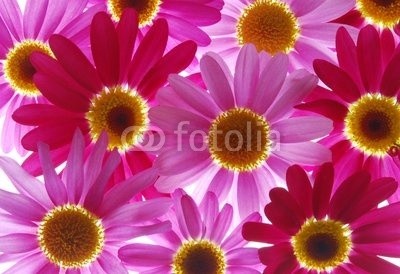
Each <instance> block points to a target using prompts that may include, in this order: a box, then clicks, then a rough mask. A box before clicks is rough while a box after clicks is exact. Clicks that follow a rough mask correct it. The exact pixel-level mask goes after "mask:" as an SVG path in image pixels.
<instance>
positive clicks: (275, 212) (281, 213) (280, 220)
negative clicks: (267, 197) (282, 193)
mask: <svg viewBox="0 0 400 274" xmlns="http://www.w3.org/2000/svg"><path fill="white" fill-rule="evenodd" d="M264 212H265V215H266V216H267V218H268V219H269V220H270V221H271V223H272V224H273V225H274V226H276V227H278V228H279V229H281V230H282V231H284V232H285V233H287V234H289V235H294V234H296V232H297V231H299V230H300V227H301V225H302V224H303V222H300V221H299V220H298V219H297V218H293V217H292V216H293V215H292V212H291V211H290V210H288V209H287V208H285V207H282V206H281V205H280V204H276V203H269V204H267V205H266V206H265V208H264Z"/></svg>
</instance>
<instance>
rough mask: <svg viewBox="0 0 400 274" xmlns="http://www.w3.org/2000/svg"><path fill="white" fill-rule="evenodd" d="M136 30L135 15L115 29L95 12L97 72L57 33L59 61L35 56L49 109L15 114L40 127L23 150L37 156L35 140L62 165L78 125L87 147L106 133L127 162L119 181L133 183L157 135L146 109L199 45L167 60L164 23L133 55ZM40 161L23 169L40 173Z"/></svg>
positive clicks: (38, 81)
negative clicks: (148, 141) (149, 137)
mask: <svg viewBox="0 0 400 274" xmlns="http://www.w3.org/2000/svg"><path fill="white" fill-rule="evenodd" d="M137 31H138V21H137V16H136V12H135V11H134V10H133V9H126V10H125V12H124V14H123V15H122V18H121V20H120V22H119V24H118V25H117V26H114V23H113V22H112V21H111V19H110V18H109V16H108V15H107V14H106V13H104V12H101V13H98V14H96V15H95V16H94V19H93V22H92V24H91V49H92V54H93V59H94V63H95V65H96V68H95V67H94V66H93V65H92V64H91V63H90V62H89V61H88V59H87V58H86V57H85V56H84V55H83V53H82V52H81V51H80V50H79V49H78V47H77V46H76V45H75V44H73V43H72V41H70V40H68V39H66V38H64V37H62V36H59V35H56V36H53V37H51V38H50V47H51V49H52V51H53V52H54V55H55V56H56V58H57V60H55V59H53V58H51V57H49V56H47V55H44V54H40V53H35V54H33V56H32V58H31V59H32V63H33V64H34V66H35V68H36V69H37V73H36V74H35V76H34V81H35V84H36V85H37V86H38V88H39V89H40V91H41V92H42V94H43V96H44V97H45V98H46V99H48V100H49V102H50V103H51V104H36V105H26V106H23V107H21V108H19V109H18V110H17V111H16V112H15V113H14V114H13V118H14V119H15V120H16V121H17V122H19V123H21V124H24V125H29V126H35V127H36V128H35V129H33V130H31V131H30V132H28V133H27V134H26V135H25V136H24V137H23V139H22V144H23V146H24V147H25V148H26V149H28V150H32V151H36V150H37V148H36V144H37V142H39V141H41V142H44V143H47V144H49V146H50V149H51V150H52V151H53V153H52V157H53V158H54V160H55V163H56V164H57V165H58V164H60V163H62V162H63V161H65V159H66V155H67V152H68V150H69V147H70V140H71V138H72V135H73V132H74V131H75V129H76V128H77V127H79V128H80V129H81V130H82V132H83V134H84V136H85V138H86V141H87V142H86V146H87V147H88V148H89V149H90V146H91V144H92V143H93V142H94V141H96V140H97V139H98V138H99V136H100V134H101V132H102V131H103V130H104V131H106V133H107V134H108V137H109V143H108V147H109V149H110V150H112V149H114V148H117V149H118V150H119V151H120V154H121V155H122V156H123V162H122V163H121V165H120V167H119V168H118V171H117V174H120V176H119V177H129V176H130V175H131V174H132V173H136V172H138V171H140V170H143V169H144V168H148V167H150V166H151V165H152V159H153V155H151V154H148V153H146V152H144V151H143V150H142V149H141V148H140V145H141V143H142V142H143V139H145V135H146V133H147V132H149V131H150V130H151V129H152V123H151V121H150V120H149V118H148V110H149V109H150V108H151V107H152V106H153V105H154V104H155V101H154V95H155V93H156V92H157V90H158V88H159V87H160V86H162V85H164V83H165V82H166V80H167V76H168V75H169V74H170V73H179V72H180V71H181V70H183V69H184V68H186V67H187V66H188V65H189V64H190V62H191V61H192V59H193V56H194V54H195V51H196V45H195V43H194V42H193V41H187V42H184V43H182V44H180V45H178V46H177V47H175V48H174V49H172V50H171V51H169V52H168V53H166V54H165V55H164V49H165V46H166V43H167V38H168V26H167V23H166V21H165V20H163V19H160V20H157V21H155V23H154V24H153V26H152V27H151V29H150V30H149V32H148V33H147V34H146V36H145V37H144V39H143V40H142V41H141V43H140V44H139V45H138V46H137V48H136V51H135V52H134V54H132V53H133V51H134V47H135V46H134V45H135V41H136V34H137ZM154 41H158V42H157V43H154ZM132 55H133V57H132ZM37 158H38V153H37V152H34V153H33V155H32V156H31V157H29V158H28V160H27V161H26V162H25V163H24V165H23V166H24V167H26V168H27V169H28V170H29V171H30V172H32V173H33V174H38V173H40V172H39V169H40V166H38V164H37ZM117 177H118V176H117Z"/></svg>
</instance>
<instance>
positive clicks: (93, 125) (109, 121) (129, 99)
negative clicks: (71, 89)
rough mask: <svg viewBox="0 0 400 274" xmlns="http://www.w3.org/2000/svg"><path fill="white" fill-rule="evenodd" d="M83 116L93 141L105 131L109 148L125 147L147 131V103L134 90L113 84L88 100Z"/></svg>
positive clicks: (132, 143) (129, 145)
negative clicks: (88, 104) (86, 109)
mask: <svg viewBox="0 0 400 274" xmlns="http://www.w3.org/2000/svg"><path fill="white" fill-rule="evenodd" d="M86 119H87V120H88V122H89V127H90V134H91V137H92V139H93V140H97V139H98V138H99V136H100V134H101V133H102V132H103V131H106V132H107V134H108V139H109V146H108V147H109V149H113V148H118V149H119V150H128V149H130V148H132V147H133V146H135V145H136V144H137V143H138V142H139V140H140V138H141V137H142V136H143V134H144V132H145V131H146V130H147V127H148V123H149V119H148V106H147V104H146V101H145V100H144V99H143V98H142V97H141V96H140V95H139V94H137V93H136V92H135V91H132V90H130V89H128V88H123V87H121V86H117V87H114V88H110V89H104V90H103V91H102V92H101V93H100V94H98V95H97V96H96V97H95V98H94V99H92V102H91V106H90V109H89V111H88V112H87V113H86Z"/></svg>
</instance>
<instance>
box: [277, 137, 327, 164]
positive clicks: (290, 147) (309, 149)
mask: <svg viewBox="0 0 400 274" xmlns="http://www.w3.org/2000/svg"><path fill="white" fill-rule="evenodd" d="M279 147H280V149H279V150H277V151H274V152H273V153H274V154H275V155H277V156H278V157H280V158H282V159H284V160H286V161H288V162H291V163H298V164H304V165H318V164H320V163H325V162H330V161H331V160H332V158H331V152H330V150H329V149H327V148H326V147H325V146H323V145H321V144H318V143H312V142H304V143H281V144H279ZM272 169H273V166H272Z"/></svg>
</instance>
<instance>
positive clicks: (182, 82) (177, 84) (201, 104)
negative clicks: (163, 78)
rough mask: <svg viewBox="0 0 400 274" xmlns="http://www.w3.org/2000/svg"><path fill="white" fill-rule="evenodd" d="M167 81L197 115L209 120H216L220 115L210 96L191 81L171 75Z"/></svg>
mask: <svg viewBox="0 0 400 274" xmlns="http://www.w3.org/2000/svg"><path fill="white" fill-rule="evenodd" d="M168 81H169V84H170V85H171V87H172V88H173V89H174V90H175V92H176V93H177V94H178V95H179V96H180V97H181V98H182V99H183V101H185V103H186V104H188V105H189V106H191V107H192V108H193V109H195V110H196V111H198V112H199V113H201V114H203V115H205V116H207V117H208V118H211V119H214V118H216V117H217V116H218V114H219V113H220V110H219V108H218V107H217V106H216V105H215V103H214V101H213V100H212V99H211V98H210V95H209V94H208V93H207V92H205V91H204V90H202V89H200V88H199V87H198V86H197V85H195V84H194V83H193V82H192V81H190V80H188V79H186V78H183V77H181V76H178V75H171V76H170V77H169V78H168Z"/></svg>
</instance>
